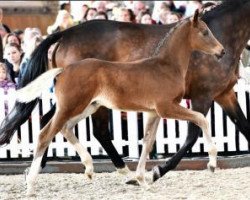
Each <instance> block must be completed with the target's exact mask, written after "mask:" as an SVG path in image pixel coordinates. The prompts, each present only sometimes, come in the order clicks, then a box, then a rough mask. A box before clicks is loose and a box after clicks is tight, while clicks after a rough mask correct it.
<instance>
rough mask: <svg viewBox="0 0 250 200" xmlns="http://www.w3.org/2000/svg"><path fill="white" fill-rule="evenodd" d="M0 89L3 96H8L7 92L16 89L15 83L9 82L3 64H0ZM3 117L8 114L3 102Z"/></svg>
mask: <svg viewBox="0 0 250 200" xmlns="http://www.w3.org/2000/svg"><path fill="white" fill-rule="evenodd" d="M0 88H2V89H3V90H4V94H5V95H7V94H8V90H9V89H11V88H13V89H16V85H15V83H13V82H12V81H11V78H10V75H9V74H8V69H7V66H6V64H5V63H2V62H0ZM4 110H5V116H6V115H7V114H8V102H7V101H5V102H4Z"/></svg>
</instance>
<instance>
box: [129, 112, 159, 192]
mask: <svg viewBox="0 0 250 200" xmlns="http://www.w3.org/2000/svg"><path fill="white" fill-rule="evenodd" d="M146 120H147V121H146V128H145V131H144V138H143V147H142V153H141V156H140V160H139V163H138V165H137V169H136V176H135V178H134V179H132V180H129V181H127V184H136V182H138V183H139V185H141V186H143V187H145V188H148V184H147V183H146V181H145V168H146V160H147V156H148V155H149V152H150V151H151V150H152V146H153V144H154V142H155V135H156V132H157V127H158V124H159V122H160V118H159V116H158V115H157V114H156V113H154V112H150V113H147V115H146Z"/></svg>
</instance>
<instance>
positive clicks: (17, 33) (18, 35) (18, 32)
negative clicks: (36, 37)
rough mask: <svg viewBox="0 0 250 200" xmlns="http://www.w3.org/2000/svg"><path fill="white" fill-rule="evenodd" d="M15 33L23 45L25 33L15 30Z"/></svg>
mask: <svg viewBox="0 0 250 200" xmlns="http://www.w3.org/2000/svg"><path fill="white" fill-rule="evenodd" d="M13 33H15V34H16V36H17V37H18V38H19V39H20V41H21V43H22V42H23V35H24V31H23V30H21V29H15V30H14V31H13Z"/></svg>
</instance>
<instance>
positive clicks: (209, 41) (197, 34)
mask: <svg viewBox="0 0 250 200" xmlns="http://www.w3.org/2000/svg"><path fill="white" fill-rule="evenodd" d="M190 20H191V31H190V42H191V47H192V49H193V50H197V51H202V52H204V53H207V54H211V55H215V56H216V57H217V58H221V57H222V56H223V55H224V54H225V51H224V47H223V46H222V44H221V43H220V42H219V41H218V40H217V39H216V38H215V37H214V35H213V33H212V32H211V31H210V29H209V28H208V27H207V25H206V24H205V22H203V21H202V20H200V19H199V11H198V10H196V11H195V14H194V16H193V17H192V18H190Z"/></svg>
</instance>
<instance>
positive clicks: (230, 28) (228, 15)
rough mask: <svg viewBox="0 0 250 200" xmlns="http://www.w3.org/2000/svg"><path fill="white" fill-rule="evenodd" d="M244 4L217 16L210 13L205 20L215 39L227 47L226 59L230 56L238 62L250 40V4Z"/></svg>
mask: <svg viewBox="0 0 250 200" xmlns="http://www.w3.org/2000/svg"><path fill="white" fill-rule="evenodd" d="M242 2H243V3H242V5H239V6H238V7H236V8H235V9H234V10H232V11H231V10H229V11H228V10H225V11H224V13H223V12H221V13H219V14H217V15H216V14H214V15H210V14H209V13H208V16H204V18H203V19H204V21H205V22H206V23H207V24H208V26H209V28H210V29H211V31H212V32H213V33H214V35H215V37H216V38H217V39H218V40H219V41H220V42H221V43H222V45H223V46H224V47H225V51H226V55H225V56H224V57H225V58H224V59H226V58H227V56H230V57H232V59H233V60H238V59H239V57H240V54H241V53H242V50H243V49H244V47H245V46H246V43H247V41H248V40H249V39H250V26H249V18H250V2H247V1H245V2H244V1H242ZM239 3H240V2H239ZM215 10H216V8H215ZM211 12H212V11H211ZM215 13H216V12H215ZM230 62H231V61H230Z"/></svg>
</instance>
